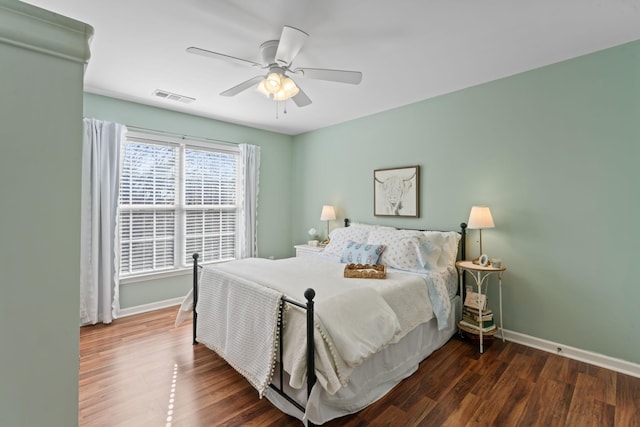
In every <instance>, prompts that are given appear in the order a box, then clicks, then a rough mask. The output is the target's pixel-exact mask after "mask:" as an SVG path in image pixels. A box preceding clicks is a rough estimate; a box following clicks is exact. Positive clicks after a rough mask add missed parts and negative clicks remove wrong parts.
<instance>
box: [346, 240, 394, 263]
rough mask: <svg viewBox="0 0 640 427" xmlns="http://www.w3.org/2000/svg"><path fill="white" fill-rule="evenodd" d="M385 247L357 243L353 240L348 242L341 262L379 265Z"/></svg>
mask: <svg viewBox="0 0 640 427" xmlns="http://www.w3.org/2000/svg"><path fill="white" fill-rule="evenodd" d="M384 248H385V245H371V244H367V243H356V242H354V241H353V240H349V241H348V242H347V246H345V247H344V250H343V251H342V258H341V259H340V262H346V263H353V264H377V263H378V258H380V255H381V254H382V251H384Z"/></svg>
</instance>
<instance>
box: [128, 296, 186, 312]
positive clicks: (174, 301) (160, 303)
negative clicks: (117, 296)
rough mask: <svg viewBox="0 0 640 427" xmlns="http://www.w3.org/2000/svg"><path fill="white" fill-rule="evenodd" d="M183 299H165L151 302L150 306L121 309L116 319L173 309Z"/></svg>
mask: <svg viewBox="0 0 640 427" xmlns="http://www.w3.org/2000/svg"><path fill="white" fill-rule="evenodd" d="M183 300H184V297H178V298H172V299H167V300H164V301H157V302H152V303H151V304H143V305H137V306H135V307H129V308H123V309H121V310H120V312H119V313H118V317H127V316H133V315H134V314H142V313H146V312H148V311H153V310H160V309H161V308H167V307H173V306H174V305H180V304H182V301H183Z"/></svg>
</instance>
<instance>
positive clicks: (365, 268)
mask: <svg viewBox="0 0 640 427" xmlns="http://www.w3.org/2000/svg"><path fill="white" fill-rule="evenodd" d="M344 277H351V278H357V279H384V278H385V277H387V267H385V266H384V265H372V264H347V265H346V266H345V267H344Z"/></svg>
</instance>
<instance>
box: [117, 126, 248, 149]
mask: <svg viewBox="0 0 640 427" xmlns="http://www.w3.org/2000/svg"><path fill="white" fill-rule="evenodd" d="M125 126H126V127H127V130H132V131H134V132H148V133H154V134H157V135H161V136H162V135H164V136H170V137H172V138H178V139H192V140H194V141H203V142H216V143H222V144H228V145H236V146H237V145H240V143H239V142H233V141H225V140H224V139H214V138H206V137H204V136H192V135H184V134H181V133H175V132H166V131H163V130H155V129H148V128H143V127H140V126H134V125H128V124H125Z"/></svg>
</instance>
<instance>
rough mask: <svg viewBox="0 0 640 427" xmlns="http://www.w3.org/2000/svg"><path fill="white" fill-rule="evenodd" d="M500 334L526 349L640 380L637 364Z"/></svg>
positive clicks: (564, 346) (513, 335) (514, 335)
mask: <svg viewBox="0 0 640 427" xmlns="http://www.w3.org/2000/svg"><path fill="white" fill-rule="evenodd" d="M501 333H504V339H506V340H507V341H512V342H515V343H518V344H522V345H526V346H527V347H533V348H537V349H538V350H543V351H546V352H549V353H553V354H557V355H559V356H564V357H568V358H569V359H574V360H579V361H581V362H585V363H589V364H591V365H595V366H600V367H601V368H606V369H610V370H612V371H616V372H620V373H623V374H627V375H631V376H633V377H637V378H640V365H639V364H637V363H633V362H627V361H626V360H622V359H616V358H614V357H610V356H605V355H604V354H599V353H593V352H591V351H587V350H581V349H579V348H575V347H569V346H566V345H564V344H559V343H555V342H552V341H547V340H543V339H541V338H536V337H532V336H529V335H525V334H521V333H519V332H514V331H510V330H508V329H505V330H504V331H502V332H501Z"/></svg>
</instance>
